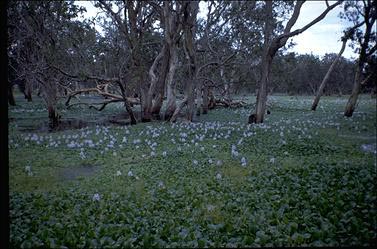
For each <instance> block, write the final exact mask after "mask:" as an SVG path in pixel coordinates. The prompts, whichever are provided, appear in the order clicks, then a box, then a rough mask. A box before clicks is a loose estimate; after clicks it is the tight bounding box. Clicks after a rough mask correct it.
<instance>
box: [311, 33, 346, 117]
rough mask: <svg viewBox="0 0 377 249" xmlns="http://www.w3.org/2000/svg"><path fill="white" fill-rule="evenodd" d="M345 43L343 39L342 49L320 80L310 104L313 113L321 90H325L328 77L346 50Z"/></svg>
mask: <svg viewBox="0 0 377 249" xmlns="http://www.w3.org/2000/svg"><path fill="white" fill-rule="evenodd" d="M346 43H347V39H343V43H342V48H341V49H340V51H339V53H338V56H337V57H336V58H335V60H334V61H333V63H332V64H331V66H330V68H329V70H328V71H327V73H326V75H325V77H324V78H323V80H322V83H321V85H320V86H319V88H318V91H317V95H316V96H315V98H314V101H313V104H312V111H315V110H316V109H317V106H318V103H319V100H320V98H321V96H322V93H323V89H324V88H325V86H326V83H327V81H328V80H329V79H330V75H331V73H332V71H333V70H334V68H335V66H336V65H337V64H338V62H339V59H340V57H342V54H343V52H344V49H345V48H346Z"/></svg>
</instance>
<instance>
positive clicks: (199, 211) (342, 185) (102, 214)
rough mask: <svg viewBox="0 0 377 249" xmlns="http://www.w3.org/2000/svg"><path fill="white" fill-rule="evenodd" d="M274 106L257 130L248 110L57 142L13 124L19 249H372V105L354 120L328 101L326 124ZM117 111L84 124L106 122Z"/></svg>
mask: <svg viewBox="0 0 377 249" xmlns="http://www.w3.org/2000/svg"><path fill="white" fill-rule="evenodd" d="M253 101H254V99H253ZM271 102H272V103H274V104H273V106H272V107H271V111H272V113H273V114H272V115H268V116H267V117H266V121H265V123H263V124H258V125H249V124H247V123H246V117H247V115H248V114H249V112H250V110H249V109H248V108H238V109H215V110H212V111H211V112H210V113H209V114H207V115H202V116H200V117H198V121H197V122H193V123H186V122H176V123H162V122H151V123H145V124H144V123H141V124H137V125H135V126H119V125H109V124H106V125H97V124H93V125H89V126H87V127H83V128H80V129H69V130H63V131H57V132H51V133H48V132H39V131H38V132H36V131H28V130H26V131H22V130H20V126H19V127H16V126H15V125H16V123H18V122H19V121H17V122H10V123H9V184H10V186H9V188H10V221H11V222H10V243H11V245H12V246H13V247H15V248H20V247H24V248H37V247H47V248H51V247H54V246H55V247H68V248H106V247H108V248H122V247H159V248H165V247H190V248H191V247H200V248H202V247H227V246H229V247H259V246H343V245H370V243H371V242H370V241H373V239H374V238H376V232H375V229H374V223H373V221H374V218H375V217H376V215H377V213H376V205H375V202H376V200H377V199H376V193H375V191H373V190H374V184H375V182H376V181H377V179H376V174H375V167H376V166H375V153H374V151H375V148H376V147H375V146H374V143H375V124H376V117H375V116H374V115H372V114H374V113H375V106H374V103H373V102H372V101H371V100H370V99H369V98H362V99H361V101H360V103H359V107H358V108H360V112H356V113H355V114H354V117H353V119H352V120H350V119H345V118H343V117H342V116H341V115H338V114H336V115H334V113H338V112H339V113H340V112H342V109H343V105H344V101H343V98H335V97H327V98H325V99H323V103H322V104H323V106H324V108H323V110H321V109H319V110H318V111H317V112H311V111H309V110H307V106H308V105H310V99H309V98H301V97H300V98H298V99H291V98H290V97H287V96H272V98H271ZM21 103H22V102H21ZM25 103H26V102H25ZM251 103H252V100H250V102H249V104H251ZM33 105H37V102H36V103H34V102H33V103H31V104H30V105H26V104H25V107H24V106H22V108H23V109H25V110H26V109H28V108H33ZM115 106H116V105H115ZM11 108H13V107H11ZM15 108H20V107H15ZM114 108H115V107H114ZM116 108H118V107H116ZM119 108H123V106H119ZM10 110H12V109H10ZM117 110H122V109H111V108H109V109H105V110H103V112H102V113H100V114H98V113H97V112H95V110H91V109H90V110H88V113H86V112H85V113H86V114H88V115H89V114H90V115H92V116H91V118H93V119H94V118H98V120H100V118H102V116H104V115H107V114H109V115H110V114H111V113H112V112H114V111H117ZM72 111H73V112H75V111H76V112H77V114H76V115H82V113H84V112H83V111H82V109H80V107H74V108H73V110H72ZM30 113H31V112H30ZM10 114H11V116H12V115H13V117H15V118H17V117H23V116H21V115H24V116H25V115H26V114H25V112H12V111H10ZM15 115H19V116H15ZM20 120H21V121H22V120H23V119H20ZM21 121H20V122H21ZM30 122H31V121H30ZM21 124H22V123H19V125H21ZM363 127H364V128H363ZM281 134H283V136H281ZM282 141H285V143H283V142H282ZM137 146H138V147H137ZM203 148H204V149H203ZM26 166H29V167H28V168H27V167H26ZM28 172H31V174H33V173H34V174H33V175H32V177H29V176H28V175H29V173H28Z"/></svg>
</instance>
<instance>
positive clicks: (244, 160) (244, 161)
mask: <svg viewBox="0 0 377 249" xmlns="http://www.w3.org/2000/svg"><path fill="white" fill-rule="evenodd" d="M246 164H247V162H246V158H245V157H242V158H241V165H242V166H243V167H246Z"/></svg>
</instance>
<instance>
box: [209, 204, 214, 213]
mask: <svg viewBox="0 0 377 249" xmlns="http://www.w3.org/2000/svg"><path fill="white" fill-rule="evenodd" d="M214 209H215V206H214V205H211V204H210V205H208V206H207V210H208V212H211V211H213V210H214Z"/></svg>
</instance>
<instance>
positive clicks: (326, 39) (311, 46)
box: [76, 1, 356, 58]
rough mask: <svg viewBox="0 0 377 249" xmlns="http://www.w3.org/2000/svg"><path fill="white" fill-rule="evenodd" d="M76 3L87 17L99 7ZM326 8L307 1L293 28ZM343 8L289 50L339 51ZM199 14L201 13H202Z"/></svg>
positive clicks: (295, 39) (298, 38)
mask: <svg viewBox="0 0 377 249" xmlns="http://www.w3.org/2000/svg"><path fill="white" fill-rule="evenodd" d="M76 3H77V4H78V5H80V6H84V7H85V8H86V9H87V13H85V14H84V16H85V17H93V16H95V14H96V12H97V9H96V8H95V7H94V6H93V4H92V3H91V2H89V1H76ZM329 3H330V4H332V3H334V1H329ZM202 6H204V4H201V6H200V7H201V9H202ZM325 8H326V3H325V1H306V2H305V3H304V4H303V6H302V8H301V13H300V16H299V18H298V20H297V22H296V24H295V25H294V26H293V28H292V30H295V29H297V28H302V27H303V26H305V25H306V24H307V23H309V22H310V21H312V20H313V19H315V18H316V17H317V16H318V15H319V14H320V13H322V12H323V10H325ZM342 8H343V7H342V6H340V7H339V6H337V7H336V8H334V9H333V10H331V11H330V12H329V13H328V14H327V15H326V17H325V18H324V19H322V20H321V21H320V22H319V23H317V24H315V25H314V26H312V27H311V28H309V29H308V30H306V31H305V32H304V33H302V34H300V35H298V36H295V37H293V42H295V43H296V45H295V46H294V48H292V49H290V50H288V51H290V52H297V53H298V54H305V53H308V54H310V53H313V55H319V56H323V55H325V54H326V53H338V52H339V50H340V48H341V46H342V44H341V41H340V38H341V36H342V31H343V30H344V29H345V28H346V27H348V25H350V24H349V23H347V22H346V21H345V20H342V19H340V18H339V17H338V15H339V12H340V11H341V10H342ZM199 15H201V13H200V14H199ZM96 28H97V30H99V29H100V28H99V27H98V26H96ZM343 56H344V57H346V58H356V54H355V53H353V51H352V49H351V48H350V47H349V46H348V43H347V47H346V49H345V51H344V53H343Z"/></svg>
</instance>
